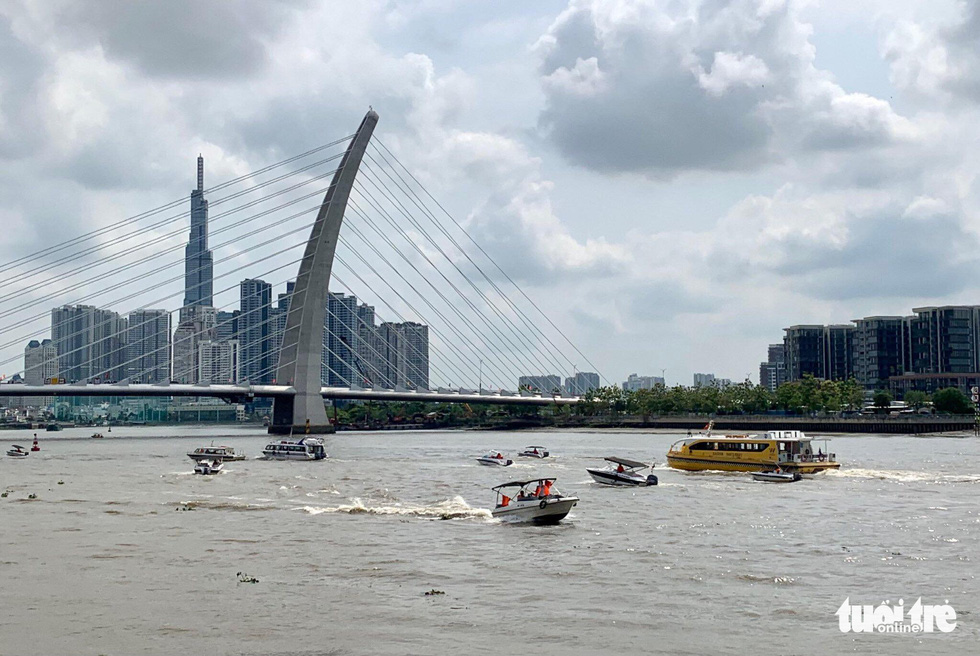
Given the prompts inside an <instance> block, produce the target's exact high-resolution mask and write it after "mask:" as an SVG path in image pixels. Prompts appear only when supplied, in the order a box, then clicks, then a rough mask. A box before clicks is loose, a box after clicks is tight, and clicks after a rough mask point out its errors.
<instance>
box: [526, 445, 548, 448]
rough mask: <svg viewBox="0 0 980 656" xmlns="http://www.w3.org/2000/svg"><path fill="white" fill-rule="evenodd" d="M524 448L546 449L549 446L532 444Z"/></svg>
mask: <svg viewBox="0 0 980 656" xmlns="http://www.w3.org/2000/svg"><path fill="white" fill-rule="evenodd" d="M524 448H525V449H544V448H547V447H543V446H534V445H533V444H532V445H531V446H526V447H524Z"/></svg>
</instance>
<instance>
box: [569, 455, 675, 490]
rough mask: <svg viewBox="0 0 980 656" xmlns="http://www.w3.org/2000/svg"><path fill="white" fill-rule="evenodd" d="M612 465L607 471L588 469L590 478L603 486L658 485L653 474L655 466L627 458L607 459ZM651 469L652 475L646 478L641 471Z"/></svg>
mask: <svg viewBox="0 0 980 656" xmlns="http://www.w3.org/2000/svg"><path fill="white" fill-rule="evenodd" d="M605 460H606V462H608V463H610V464H609V465H608V466H607V467H606V468H605V469H588V468H587V469H586V470H585V471H587V472H589V476H591V477H592V480H594V481H595V482H596V483H602V484H603V485H620V486H632V487H645V486H648V485H656V484H657V483H658V480H657V477H656V475H654V474H653V465H652V464H647V463H645V462H639V461H638V460H628V459H626V458H615V457H609V458H605ZM647 468H649V469H650V473H649V474H647V475H646V476H644V475H643V474H641V473H640V470H643V469H647Z"/></svg>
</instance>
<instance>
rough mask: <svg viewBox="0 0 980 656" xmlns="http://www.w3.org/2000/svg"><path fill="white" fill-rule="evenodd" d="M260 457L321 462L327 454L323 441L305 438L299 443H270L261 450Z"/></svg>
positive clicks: (290, 441)
mask: <svg viewBox="0 0 980 656" xmlns="http://www.w3.org/2000/svg"><path fill="white" fill-rule="evenodd" d="M262 455H264V456H265V457H266V458H269V459H271V460H323V459H324V458H326V457H327V452H326V451H324V449H323V440H321V439H320V438H318V437H305V438H303V439H301V440H299V441H293V440H280V441H278V442H270V443H269V444H266V445H265V448H264V449H262Z"/></svg>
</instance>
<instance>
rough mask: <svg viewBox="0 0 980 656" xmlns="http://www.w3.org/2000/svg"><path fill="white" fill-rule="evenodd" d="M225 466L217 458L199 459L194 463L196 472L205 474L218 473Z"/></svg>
mask: <svg viewBox="0 0 980 656" xmlns="http://www.w3.org/2000/svg"><path fill="white" fill-rule="evenodd" d="M224 466H225V465H224V463H222V462H219V461H217V460H198V461H197V464H196V465H194V473H195V474H204V475H205V476H209V475H211V474H218V473H220V472H221V470H222V469H223V468H224Z"/></svg>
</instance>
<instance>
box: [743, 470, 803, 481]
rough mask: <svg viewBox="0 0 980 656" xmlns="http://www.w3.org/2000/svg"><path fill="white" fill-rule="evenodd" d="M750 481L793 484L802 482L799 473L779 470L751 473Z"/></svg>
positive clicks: (801, 476)
mask: <svg viewBox="0 0 980 656" xmlns="http://www.w3.org/2000/svg"><path fill="white" fill-rule="evenodd" d="M752 479H753V480H756V481H762V482H764V483H795V482H796V481H799V480H802V479H803V475H802V474H801V473H800V472H784V471H782V470H780V469H777V470H775V471H764V472H752Z"/></svg>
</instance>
